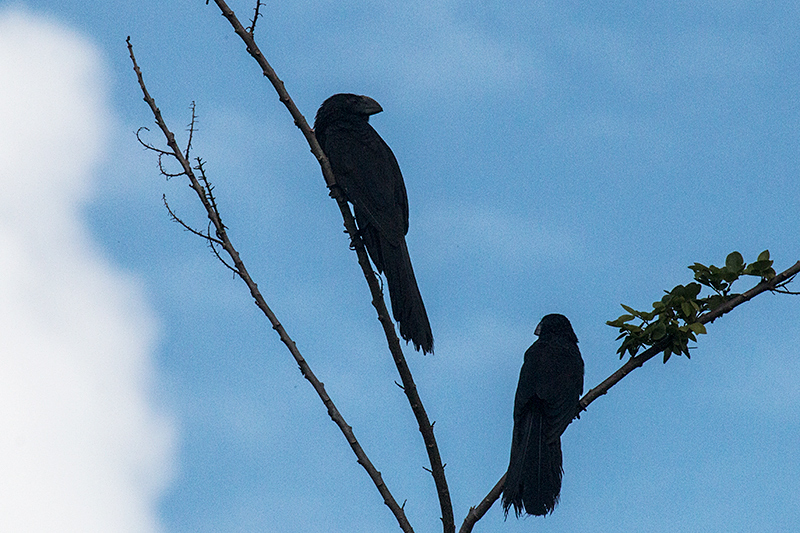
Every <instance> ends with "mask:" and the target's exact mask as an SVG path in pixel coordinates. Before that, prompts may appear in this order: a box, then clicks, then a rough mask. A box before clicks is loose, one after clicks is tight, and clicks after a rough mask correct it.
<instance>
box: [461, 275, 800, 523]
mask: <svg viewBox="0 0 800 533" xmlns="http://www.w3.org/2000/svg"><path fill="white" fill-rule="evenodd" d="M798 273H800V261H798V262H797V263H795V264H794V265H792V266H791V267H790V268H788V269H786V270H784V271H783V272H781V273H780V274H777V275H776V276H775V277H773V278H771V279H769V280H766V281H762V282H761V283H759V284H758V285H756V286H755V287H753V288H752V289H750V290H749V291H747V292H745V293H742V294H739V295H736V296H734V297H733V298H731V299H730V300H728V301H727V302H725V303H724V304H722V305H720V306H719V307H717V308H716V309H714V310H713V311H709V312H707V313H705V314H703V315H700V316H699V317H698V318H697V322H699V323H701V324H708V323H709V322H713V321H714V320H716V319H718V318H719V317H721V316H722V315H724V314H727V313H729V312H731V311H732V310H733V309H734V308H735V307H737V306H739V305H741V304H743V303H745V302H747V301H749V300H751V299H753V298H754V297H756V296H758V295H759V294H761V293H763V292H767V291H770V292H780V293H786V292H788V291H787V290H786V289H785V287H786V284H787V283H789V282H790V281H791V280H792V279H793V278H794V276H796V275H797V274H798ZM789 294H791V293H789ZM668 341H669V339H664V341H662V342H660V343H657V344H654V345H653V346H651V347H650V348H648V349H647V350H645V351H643V352H642V353H640V354H639V355H637V356H635V357H631V358H630V359H628V361H626V362H625V364H624V365H622V366H621V367H620V368H619V369H618V370H617V371H616V372H614V373H613V374H611V375H610V376H609V377H608V378H606V379H605V380H604V381H603V382H602V383H600V384H599V385H598V386H597V387H595V388H593V389H591V390H589V392H587V393H586V394H584V396H583V398H581V400H580V402H579V404H578V405H579V408H578V411H584V410H585V409H586V407H588V406H589V404H590V403H592V402H593V401H595V400H596V399H597V398H599V397H600V396H603V395H604V394H606V393H607V392H608V390H609V389H610V388H611V387H613V386H614V385H616V384H617V383H619V382H620V381H621V380H622V379H623V378H624V377H625V376H627V375H628V374H630V373H631V372H633V371H634V370H635V369H637V368H639V367H640V366H642V365H643V364H645V363H646V362H647V361H649V360H650V359H652V358H653V357H655V356H656V355H658V354H660V353H661V352H663V351H664V349H665V348H666V346H667V344H668ZM504 482H505V474H503V477H501V478H500V481H498V482H497V483H496V484H495V486H494V487H493V488H492V490H490V491H489V494H487V495H486V497H485V498H484V499H483V500H482V501H481V503H480V504H479V505H478V506H477V507H471V508H470V510H469V512H468V513H467V517H466V518H465V519H464V523H463V524H462V525H461V529H459V533H470V532H471V531H472V528H473V526H474V525H475V523H476V522H477V521H478V520H480V519H481V518H482V517H483V515H485V514H486V512H487V511H488V510H489V509H490V508H491V507H492V505H493V504H494V502H495V501H497V499H498V498H499V497H500V494H501V493H502V492H503V483H504Z"/></svg>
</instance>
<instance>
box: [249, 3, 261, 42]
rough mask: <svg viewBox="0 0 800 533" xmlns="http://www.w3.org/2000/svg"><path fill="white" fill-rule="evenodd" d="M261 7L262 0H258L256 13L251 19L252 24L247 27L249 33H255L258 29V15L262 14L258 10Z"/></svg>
mask: <svg viewBox="0 0 800 533" xmlns="http://www.w3.org/2000/svg"><path fill="white" fill-rule="evenodd" d="M260 8H261V0H257V1H256V8H255V15H253V20H251V21H250V22H251V23H252V24H250V27H249V28H247V33H249V34H250V35H253V33H255V31H256V22H258V17H259V16H260V14H259V12H258V10H259V9H260Z"/></svg>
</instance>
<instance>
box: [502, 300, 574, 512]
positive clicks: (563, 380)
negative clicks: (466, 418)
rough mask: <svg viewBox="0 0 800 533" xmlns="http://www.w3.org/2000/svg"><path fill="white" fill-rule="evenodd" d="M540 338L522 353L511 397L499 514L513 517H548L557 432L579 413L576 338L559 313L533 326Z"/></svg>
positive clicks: (553, 500)
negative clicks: (511, 425) (511, 510)
mask: <svg viewBox="0 0 800 533" xmlns="http://www.w3.org/2000/svg"><path fill="white" fill-rule="evenodd" d="M535 334H536V335H538V336H539V339H538V340H537V341H536V342H534V343H533V345H532V346H531V347H530V348H528V350H527V351H526V352H525V361H524V362H523V364H522V370H521V371H520V374H519V384H518V385H517V394H516V397H515V398H514V433H513V436H512V440H511V460H510V461H509V465H508V472H507V473H506V481H505V486H504V488H503V510H504V511H505V514H506V515H508V510H509V508H510V507H511V506H512V505H513V506H514V512H515V513H516V515H517V516H519V515H520V514H521V513H523V512H525V513H528V514H532V515H546V514H548V513H552V512H553V509H554V508H555V506H556V504H557V503H558V499H559V494H560V492H561V476H562V475H563V473H564V470H563V468H562V464H561V434H562V433H564V430H565V429H566V428H567V426H568V425H569V423H570V422H572V419H573V418H574V417H575V416H576V415H577V414H578V401H579V400H580V396H581V394H582V393H583V359H582V358H581V352H580V350H578V337H577V336H576V335H575V332H574V331H573V330H572V325H571V324H570V323H569V320H567V317H565V316H563V315H555V314H553V315H547V316H545V317H544V318H542V321H541V322H539V325H538V326H536V331H535Z"/></svg>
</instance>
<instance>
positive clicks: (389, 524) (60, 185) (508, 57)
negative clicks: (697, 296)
mask: <svg viewBox="0 0 800 533" xmlns="http://www.w3.org/2000/svg"><path fill="white" fill-rule="evenodd" d="M231 7H233V8H234V9H235V10H236V11H237V13H238V15H239V17H240V18H241V19H246V18H249V17H250V16H251V14H252V7H253V5H252V4H251V3H250V2H238V1H236V2H232V3H231ZM263 13H264V15H265V16H264V18H263V19H262V20H260V21H259V24H258V27H257V30H256V36H257V39H258V42H259V44H260V46H261V49H262V51H263V52H264V53H265V54H266V56H267V58H268V59H269V60H270V62H271V63H272V65H273V67H274V68H275V69H276V71H277V72H278V74H279V76H280V77H281V78H282V79H283V80H284V82H285V83H286V86H287V89H288V90H289V92H290V93H291V95H292V96H293V98H294V99H295V102H296V103H297V104H298V106H299V107H300V109H301V111H302V112H303V113H304V114H305V116H306V118H307V119H309V120H312V119H313V115H314V113H315V112H316V109H317V107H318V106H319V104H320V103H321V102H322V101H323V100H324V99H325V98H326V97H328V96H330V95H331V94H334V93H337V92H355V93H360V94H367V95H369V96H371V97H373V98H375V99H376V100H377V101H378V102H380V103H381V105H382V106H383V108H384V113H382V114H379V115H377V116H375V117H373V119H372V120H371V122H372V124H373V125H374V127H375V128H376V129H377V130H378V131H379V132H380V134H381V135H382V136H383V138H384V139H385V140H386V141H387V142H388V143H389V144H390V146H391V147H392V149H393V150H394V152H395V154H396V156H397V159H398V161H399V163H400V166H401V168H402V170H403V174H404V177H405V181H406V186H407V189H408V196H409V201H410V218H411V221H410V226H411V229H410V231H409V235H408V243H409V248H410V251H411V256H412V259H413V262H414V267H415V272H416V275H417V279H418V281H419V285H420V289H421V291H422V294H423V297H424V299H425V302H426V307H427V309H428V313H429V316H430V319H431V325H432V327H433V332H434V336H435V339H436V353H435V355H433V356H427V357H423V356H421V355H420V354H418V353H416V352H414V351H413V350H411V349H410V348H409V349H407V350H406V354H407V357H408V360H409V363H410V365H411V367H412V370H413V372H414V375H415V378H416V380H417V384H418V387H419V389H420V393H421V395H422V398H423V400H424V401H425V404H426V407H427V409H428V413H429V416H430V417H431V419H432V420H436V430H437V437H438V442H439V447H440V450H441V453H442V455H443V458H444V460H445V462H446V463H447V469H446V471H447V473H448V481H449V484H450V490H451V493H452V496H453V505H454V508H455V513H456V522H457V524H460V523H461V521H462V520H463V518H464V516H465V514H466V512H467V510H468V508H469V506H471V505H476V504H477V503H478V502H479V501H480V500H481V498H483V496H484V495H485V494H486V493H487V492H488V490H489V489H490V488H491V487H492V486H493V485H494V483H495V482H496V481H497V479H498V478H499V477H500V476H501V475H502V474H503V472H504V470H505V468H506V466H507V462H508V451H509V446H510V441H511V427H512V418H511V410H512V404H513V395H514V390H515V387H516V381H517V377H518V373H519V368H520V365H521V363H522V355H523V353H524V351H525V349H526V348H527V347H528V346H529V345H530V343H531V342H532V341H533V340H534V335H533V329H534V327H535V325H536V323H537V322H538V320H539V319H540V318H541V317H542V316H543V315H545V314H547V313H551V312H558V313H563V314H565V315H567V316H568V317H569V318H570V320H571V321H572V324H573V326H574V328H575V331H576V333H577V334H578V337H579V339H580V348H581V351H582V353H583V357H584V360H585V362H586V387H587V389H588V388H589V387H594V386H596V385H597V384H598V383H599V382H600V381H602V380H603V379H604V378H605V377H607V376H608V375H609V374H610V373H611V372H613V371H614V370H615V369H616V368H617V367H618V366H619V365H620V364H621V363H620V361H619V359H618V357H617V356H616V355H615V350H616V347H617V344H616V342H615V340H614V339H615V337H616V331H615V330H614V329H612V328H610V327H608V326H606V325H605V321H606V320H610V319H613V318H616V317H617V316H618V315H619V314H621V313H622V310H621V308H620V307H619V304H620V303H626V304H628V305H632V306H634V307H637V308H647V307H649V305H650V304H651V302H652V301H654V300H656V299H659V298H660V296H661V294H662V293H661V291H662V290H663V289H669V288H671V287H673V286H674V285H676V284H678V283H686V282H688V281H690V280H691V272H690V271H689V270H688V269H687V268H686V266H687V265H690V264H692V263H694V262H695V261H697V262H701V263H705V264H709V263H716V264H720V263H722V262H723V261H724V258H725V256H726V255H727V253H729V252H730V251H733V250H738V251H740V252H741V253H742V254H743V255H744V257H745V260H746V261H752V260H754V259H755V257H756V256H757V255H758V253H759V252H760V251H762V250H764V249H769V250H770V251H771V253H772V257H773V259H775V261H776V264H775V267H776V269H777V270H783V269H785V268H788V267H789V266H791V265H792V264H794V262H795V261H797V260H798V259H800V244H799V240H798V226H800V224H798V216H797V214H798V212H800V179H798V176H800V158H799V157H798V153H800V152H799V151H798V148H800V133H799V132H800V96H799V95H800V90H799V89H800V7H798V6H797V4H796V3H795V2H770V3H765V2H748V1H741V2H735V1H731V2H702V1H700V2H651V3H647V4H643V3H640V2H613V3H611V2H602V3H595V4H592V5H591V6H587V5H584V3H578V2H536V3H532V2H509V3H505V4H503V5H502V6H501V5H497V4H492V3H487V2H479V1H472V2H455V1H441V2H430V1H427V2H410V3H405V4H402V5H401V4H398V3H392V2H355V1H350V2H317V3H315V2H292V3H279V4H275V5H266V6H264V8H263ZM128 35H130V36H131V38H132V42H133V44H134V46H135V50H136V54H137V58H138V60H139V63H140V65H141V67H142V69H143V70H144V74H145V77H146V80H147V81H148V87H149V89H150V92H151V94H152V95H153V96H154V97H155V98H156V101H157V103H158V105H159V106H160V108H161V110H162V112H163V113H164V115H165V117H166V119H167V120H168V122H169V123H170V125H171V127H172V128H173V131H176V133H178V134H179V135H182V136H183V138H184V139H185V132H184V130H185V126H186V124H187V123H188V122H189V119H190V111H189V105H190V103H191V102H192V101H195V102H196V103H197V112H198V115H199V121H198V126H199V127H198V132H197V133H196V135H195V138H194V146H195V152H194V153H195V155H197V156H200V157H202V158H203V159H204V160H205V161H207V167H206V169H207V172H208V174H209V177H210V179H211V180H212V182H213V183H214V185H215V186H216V189H215V192H216V194H217V200H218V203H219V205H220V208H221V211H222V215H223V217H224V220H225V222H226V224H227V226H228V227H229V231H230V235H231V238H232V239H233V241H234V244H235V245H236V246H237V247H238V249H239V251H240V253H241V254H242V256H243V258H244V260H245V262H246V263H247V264H248V268H249V269H250V271H251V274H252V275H253V276H254V278H255V279H256V281H257V283H258V284H259V287H260V288H261V290H262V292H263V293H264V296H265V297H266V299H267V301H268V302H269V303H270V305H271V306H272V308H273V309H274V311H275V312H276V313H277V315H278V317H279V318H280V320H281V321H282V323H283V324H284V325H285V326H286V328H287V330H288V331H289V334H290V335H292V337H293V338H294V340H295V341H296V342H297V344H298V346H299V348H300V350H301V351H302V353H303V354H304V356H305V357H306V359H307V360H308V361H309V363H310V365H311V366H312V368H313V369H314V371H315V372H316V373H317V375H318V376H319V377H320V379H321V380H322V381H323V382H324V383H325V384H326V387H327V389H328V392H329V393H330V395H331V396H332V398H333V399H334V401H335V402H336V403H337V406H338V407H339V409H340V410H341V412H342V414H343V415H344V416H345V418H346V419H347V421H348V423H349V424H350V425H352V426H353V428H354V431H355V433H356V435H357V436H358V437H359V439H360V440H361V443H362V445H363V446H364V448H365V450H366V451H367V453H368V454H369V455H370V457H371V458H372V460H373V462H374V463H375V465H376V467H377V468H378V469H379V470H380V471H381V472H382V474H383V477H384V480H385V481H386V483H387V485H388V486H389V488H390V489H391V490H392V492H393V493H394V495H395V498H396V499H398V500H399V501H401V502H402V501H407V503H406V512H407V514H408V516H409V519H410V520H411V523H412V525H413V526H414V527H415V529H416V531H437V530H439V528H440V526H439V521H438V516H439V514H438V504H437V503H436V501H435V493H434V489H433V484H432V481H431V479H430V476H429V475H428V474H427V473H426V472H425V471H424V470H423V467H424V466H426V464H427V463H426V461H427V459H426V457H425V454H424V449H423V445H422V442H421V440H420V438H419V436H418V435H419V434H418V431H417V429H416V426H415V422H414V420H413V417H412V415H411V413H410V411H409V409H408V407H407V403H406V401H405V398H404V396H403V395H402V393H401V392H400V390H399V389H398V388H397V386H396V385H395V384H394V381H395V380H396V379H397V376H396V371H395V370H394V367H393V364H392V362H391V359H390V357H389V355H388V352H387V350H386V348H385V341H384V340H383V337H382V333H381V329H380V326H379V323H378V322H377V320H376V319H375V313H374V310H373V309H372V307H371V306H370V304H369V293H368V290H367V288H366V285H365V283H364V281H363V277H362V276H361V274H360V270H359V268H358V266H357V264H356V261H355V254H354V253H353V252H351V251H350V250H348V241H347V239H346V237H345V235H344V234H343V233H342V224H341V218H340V215H339V213H338V209H337V208H336V205H335V203H334V202H333V201H332V200H331V199H330V198H328V196H327V191H326V189H325V187H324V182H323V179H322V176H321V174H320V172H319V168H318V165H317V163H316V161H315V160H314V158H313V156H312V155H311V154H310V153H309V151H308V147H307V145H306V144H305V141H304V139H303V138H302V136H301V134H300V133H299V131H298V130H297V129H296V128H295V127H294V125H293V124H292V121H291V118H290V116H289V115H288V112H287V111H286V110H285V108H284V107H283V106H282V105H281V104H280V102H278V100H277V96H276V95H275V93H274V91H273V90H272V88H271V86H269V84H268V83H267V81H266V80H265V79H264V78H263V77H262V76H261V74H260V71H259V69H258V67H257V65H256V64H255V62H254V61H253V60H252V59H251V58H250V57H249V56H248V55H247V54H246V53H245V51H244V47H243V45H242V43H241V41H240V40H239V38H238V37H236V36H235V34H233V32H232V30H231V28H230V26H229V25H228V24H227V22H226V21H225V20H224V19H223V18H222V17H221V16H220V14H219V12H218V10H217V8H216V7H214V6H213V5H210V6H206V5H205V2H202V1H194V2H170V3H162V2H154V1H150V0H144V1H142V2H136V3H132V2H116V1H105V2H98V1H89V2H78V1H74V0H73V1H69V0H68V1H64V0H62V1H58V2H56V1H50V0H39V1H37V2H36V3H35V4H34V3H26V2H13V3H8V2H6V3H0V69H1V70H0V101H2V104H0V113H2V114H0V118H1V119H2V120H0V123H2V124H3V127H2V130H3V131H0V141H1V142H0V155H2V159H0V161H2V165H0V166H2V169H0V180H2V190H3V194H4V196H5V197H6V198H7V200H6V202H4V206H5V209H4V210H3V212H2V213H0V239H2V243H3V249H4V254H3V260H2V276H0V278H3V280H2V281H0V288H2V291H1V292H0V312H2V316H3V320H2V321H0V322H1V323H2V326H0V327H2V328H3V332H2V333H1V334H0V338H3V339H4V341H3V343H2V344H0V346H3V349H2V350H1V351H0V362H1V363H2V366H3V368H2V371H0V376H2V378H0V379H2V380H3V381H2V383H3V385H2V386H0V405H2V406H3V407H2V408H0V417H1V418H0V420H2V424H3V426H4V427H6V428H10V429H8V430H7V431H5V433H6V435H4V436H3V437H0V450H3V452H2V453H0V457H2V459H0V475H1V476H2V477H3V478H4V479H5V480H10V481H8V482H7V483H6V482H4V485H5V486H6V487H5V489H4V490H3V492H0V526H2V527H0V529H3V530H26V531H52V530H54V524H57V525H58V526H57V528H58V529H59V530H61V531H132V532H156V531H158V532H165V533H173V532H174V533H178V532H180V533H183V532H239V531H267V532H287V533H291V532H317V531H319V532H323V531H324V532H331V531H337V532H338V531H348V532H349V531H370V532H371V531H392V530H397V526H396V523H395V521H394V519H393V517H392V515H391V514H390V513H389V511H388V510H387V509H386V508H385V506H384V505H383V504H382V502H381V499H380V497H379V495H378V493H377V491H376V490H375V489H374V487H373V486H372V485H371V482H370V481H369V479H368V477H367V476H366V474H365V473H364V471H363V470H362V469H361V468H360V467H359V466H358V465H357V464H356V462H355V458H354V456H353V455H352V453H351V452H350V450H349V448H348V446H347V444H346V442H345V440H344V439H343V437H342V436H341V434H340V433H339V432H338V430H337V429H336V427H335V426H334V425H333V424H332V423H331V422H330V420H329V418H328V417H327V414H326V412H325V409H324V407H323V406H322V404H321V403H320V402H319V400H318V399H317V398H316V396H315V395H314V393H313V391H312V389H311V387H310V386H309V385H308V383H307V382H306V381H305V380H303V378H302V377H301V375H300V373H299V372H298V371H297V369H296V366H295V364H294V363H293V361H292V360H291V358H290V356H289V354H288V353H287V352H286V350H285V348H284V347H283V345H282V344H281V343H280V342H279V340H278V338H277V336H276V335H275V334H274V332H273V331H272V330H271V329H270V327H269V325H268V323H267V322H266V321H265V320H264V319H263V318H262V317H261V316H260V314H259V312H258V310H257V309H256V308H255V306H254V305H253V304H252V302H251V300H250V298H249V296H248V294H247V291H246V288H245V287H244V285H243V284H242V283H241V282H240V281H238V280H236V279H233V278H232V276H231V274H230V272H229V271H228V270H226V269H225V268H224V267H222V265H220V264H219V263H218V262H217V261H216V260H215V259H214V257H213V255H212V254H211V253H210V251H209V250H208V249H207V248H206V247H205V245H204V244H203V243H202V242H201V241H200V240H199V239H197V238H195V237H193V236H191V235H189V234H188V233H186V232H184V231H182V230H181V228H180V227H179V226H178V225H176V224H175V223H172V222H170V220H169V217H168V215H167V213H166V210H165V209H164V207H163V205H162V203H161V197H162V194H165V195H166V196H167V199H168V200H169V202H170V205H171V206H172V208H173V209H174V210H175V211H176V212H177V213H178V214H179V215H180V216H182V217H183V219H184V220H185V221H187V222H188V223H192V224H194V225H195V226H198V227H203V226H204V214H203V212H202V211H201V208H200V206H199V204H198V203H197V201H196V200H195V199H194V198H192V193H191V191H190V190H189V188H188V187H187V185H186V183H185V182H184V181H182V180H181V179H177V178H176V179H172V180H169V181H165V180H164V179H163V178H161V177H160V176H159V175H158V169H157V165H156V160H155V158H154V157H153V155H152V154H150V153H147V152H145V151H144V150H142V148H141V147H140V146H139V145H138V144H137V143H136V140H135V137H134V134H133V132H134V131H136V130H137V129H138V128H139V127H141V126H148V127H152V122H153V121H152V117H151V116H150V114H149V111H148V109H147V107H146V105H145V104H144V102H142V99H141V93H140V92H139V89H138V87H137V85H136V83H135V78H134V75H133V72H132V70H131V66H130V62H129V60H128V57H127V51H126V49H125V37H126V36H128ZM146 138H148V139H149V140H150V141H152V142H153V143H155V144H159V143H161V142H162V141H161V137H160V136H159V135H158V134H157V132H156V131H155V130H153V131H152V132H151V134H150V135H149V136H148V137H146ZM748 283H749V281H743V282H740V284H741V285H740V290H745V289H746V288H749V286H750V285H748ZM798 324H800V300H798V299H797V298H793V297H789V296H777V295H770V294H765V295H762V296H759V297H758V298H756V299H754V300H753V301H751V302H749V303H748V304H746V305H743V306H741V307H740V308H737V309H736V310H735V311H734V312H733V313H731V314H730V315H728V316H726V317H724V318H723V319H721V320H719V321H718V322H717V323H715V324H713V325H711V326H709V328H708V333H709V334H708V335H707V336H705V337H701V339H700V342H699V345H698V347H697V349H696V350H693V356H692V359H691V360H687V359H686V358H673V359H672V360H670V361H669V363H668V364H666V365H662V364H661V363H660V362H659V361H657V360H653V361H651V362H650V363H648V364H647V365H646V366H645V367H644V368H642V369H640V370H637V371H636V372H634V373H633V374H631V375H630V376H628V377H627V378H626V379H625V380H623V381H622V382H621V383H620V384H619V385H617V386H616V387H614V388H613V389H612V390H611V391H610V393H609V394H608V395H607V396H605V397H603V398H600V399H599V400H598V401H596V402H595V403H594V404H592V405H591V406H590V408H589V410H588V412H587V413H586V414H584V415H583V416H582V418H581V420H580V421H578V422H576V423H575V424H573V425H571V426H570V427H569V429H568V430H567V432H566V433H565V435H564V437H563V439H562V441H563V450H564V470H565V474H564V483H563V490H562V498H561V504H560V505H559V507H558V508H557V509H556V511H555V513H554V514H553V515H551V516H549V517H547V518H544V519H541V518H533V517H532V518H528V519H523V520H516V519H513V518H509V519H508V520H507V521H505V522H504V521H503V517H502V513H501V512H500V510H499V506H496V507H495V508H493V509H492V510H491V511H490V512H489V513H488V514H487V515H486V517H485V518H484V519H483V520H482V521H481V522H479V523H478V525H477V526H476V528H475V531H476V532H478V531H480V532H514V531H530V530H533V529H536V530H541V531H553V532H559V531H575V530H583V529H589V530H596V531H654V532H659V531H665V532H666V531H670V532H672V531H726V532H736V531H792V530H793V529H794V528H795V527H796V523H797V522H798V521H800V482H798V479H800V454H798V452H797V450H798V444H800V409H798V407H800V387H798V383H799V382H800V359H798V349H797V346H799V345H800V328H798ZM12 511H13V512H12Z"/></svg>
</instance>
